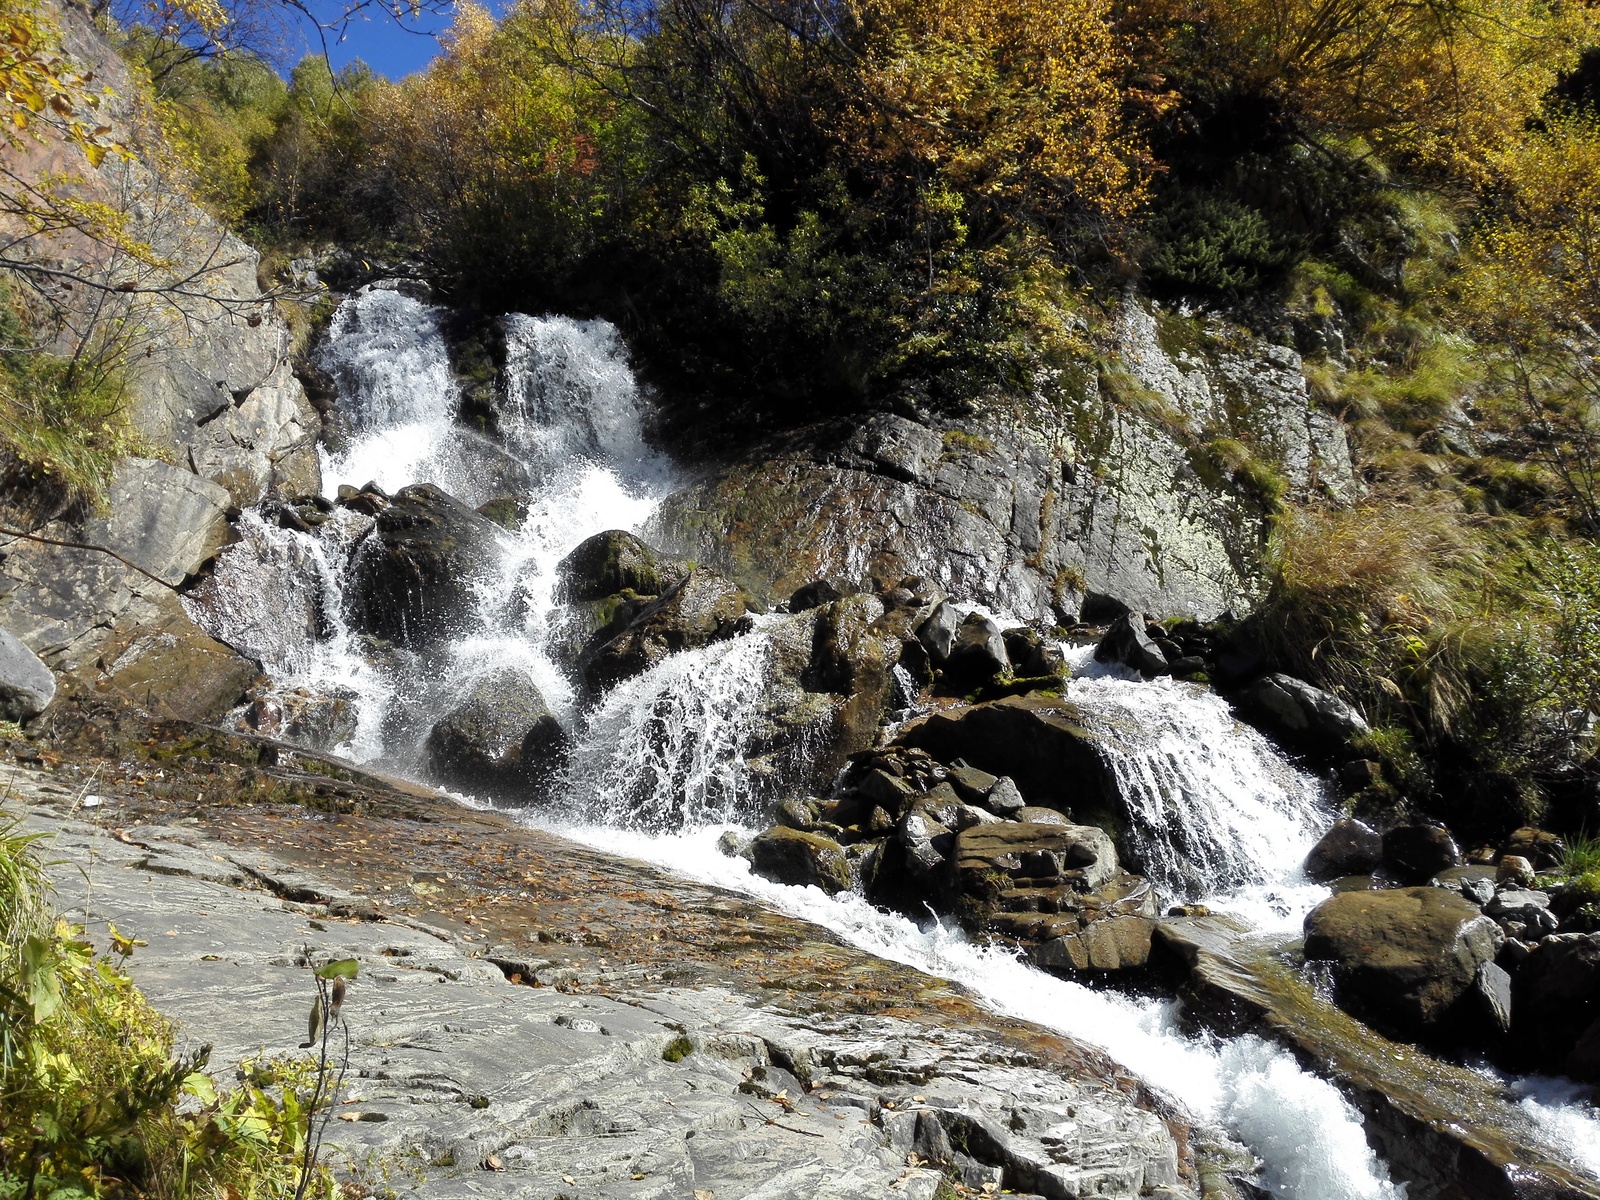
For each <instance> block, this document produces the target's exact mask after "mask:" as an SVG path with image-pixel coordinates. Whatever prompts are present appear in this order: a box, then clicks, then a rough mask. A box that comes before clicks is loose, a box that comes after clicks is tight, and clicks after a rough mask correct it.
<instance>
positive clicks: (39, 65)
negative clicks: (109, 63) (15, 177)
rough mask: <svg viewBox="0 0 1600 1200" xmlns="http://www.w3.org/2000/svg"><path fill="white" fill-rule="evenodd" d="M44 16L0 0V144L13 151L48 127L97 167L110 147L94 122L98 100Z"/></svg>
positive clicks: (22, 4)
mask: <svg viewBox="0 0 1600 1200" xmlns="http://www.w3.org/2000/svg"><path fill="white" fill-rule="evenodd" d="M60 42H61V34H60V30H58V29H57V28H56V26H55V23H54V22H53V21H51V20H50V18H49V17H48V16H47V15H46V14H44V13H41V12H39V11H38V10H37V9H36V8H34V7H33V6H32V5H31V4H28V3H26V0H21V2H19V0H0V97H3V98H4V108H3V110H0V145H5V146H9V147H15V146H17V145H18V143H19V140H20V139H21V138H23V137H29V136H31V137H34V138H37V137H38V136H39V131H38V128H37V126H38V125H39V124H40V123H41V122H43V123H47V124H50V125H54V126H55V127H57V128H58V129H60V130H61V132H62V133H63V134H64V135H65V136H66V137H67V138H68V139H69V140H71V141H73V142H76V143H77V144H78V145H79V146H81V147H83V151H84V153H85V154H87V155H88V157H89V161H90V162H91V163H93V164H94V165H95V166H99V165H100V162H101V160H102V159H104V158H105V155H106V153H107V151H109V150H112V149H114V148H116V147H115V144H114V143H113V142H112V141H111V140H110V135H111V129H110V127H109V126H106V125H104V124H102V123H101V122H100V121H99V120H98V117H99V108H100V101H101V97H100V95H98V94H97V93H96V92H95V91H94V89H93V86H92V85H93V80H92V79H91V77H90V76H89V75H88V74H86V73H84V72H82V71H81V70H80V68H79V67H78V66H77V65H76V64H75V63H73V62H72V61H71V60H70V59H69V58H68V57H67V56H66V55H65V54H64V53H63V52H62V50H61V45H60Z"/></svg>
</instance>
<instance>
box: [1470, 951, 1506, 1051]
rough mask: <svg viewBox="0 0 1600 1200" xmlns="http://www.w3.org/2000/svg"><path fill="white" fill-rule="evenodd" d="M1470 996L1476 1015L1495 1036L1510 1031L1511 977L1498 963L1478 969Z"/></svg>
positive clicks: (1488, 963) (1488, 964)
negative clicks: (1474, 1003)
mask: <svg viewBox="0 0 1600 1200" xmlns="http://www.w3.org/2000/svg"><path fill="white" fill-rule="evenodd" d="M1472 996H1473V999H1474V1000H1475V1001H1476V1002H1477V1008H1478V1015H1479V1017H1480V1018H1481V1019H1482V1021H1483V1023H1484V1024H1485V1025H1486V1026H1487V1027H1488V1028H1489V1029H1490V1030H1491V1031H1492V1032H1494V1033H1495V1034H1498V1035H1504V1034H1506V1033H1509V1032H1510V1031H1511V975H1510V973H1509V972H1507V971H1506V969H1505V968H1504V967H1502V966H1500V965H1499V964H1498V963H1492V962H1486V963H1484V964H1483V965H1482V966H1481V967H1479V968H1478V975H1477V978H1476V979H1474V980H1473V983H1472Z"/></svg>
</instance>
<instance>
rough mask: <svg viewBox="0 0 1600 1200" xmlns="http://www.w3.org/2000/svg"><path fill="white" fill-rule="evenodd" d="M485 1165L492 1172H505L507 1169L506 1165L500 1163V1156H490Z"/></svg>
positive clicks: (484, 1161)
mask: <svg viewBox="0 0 1600 1200" xmlns="http://www.w3.org/2000/svg"><path fill="white" fill-rule="evenodd" d="M483 1165H484V1166H485V1167H486V1168H487V1169H488V1170H490V1171H504V1170H505V1169H506V1165H505V1163H503V1162H501V1161H500V1156H499V1155H498V1154H491V1155H489V1157H488V1158H486V1159H484V1160H483Z"/></svg>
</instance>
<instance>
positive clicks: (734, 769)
mask: <svg viewBox="0 0 1600 1200" xmlns="http://www.w3.org/2000/svg"><path fill="white" fill-rule="evenodd" d="M766 668H767V642H766V637H765V635H764V634H763V632H762V631H760V630H757V631H756V632H753V633H749V634H746V635H744V636H743V637H738V638H734V639H732V640H730V641H726V642H716V643H713V644H712V645H710V646H707V647H704V648H702V649H699V650H689V651H685V652H683V653H680V654H674V655H672V656H671V657H670V658H667V659H665V660H663V661H662V662H660V663H658V664H656V665H655V666H654V667H652V668H651V669H650V670H648V671H646V672H644V673H643V674H642V675H639V676H637V677H636V678H634V679H629V680H624V681H623V682H622V683H620V684H618V685H617V686H616V687H615V688H613V689H612V690H611V691H610V692H609V693H608V694H607V695H606V697H605V698H604V699H603V700H602V701H601V703H600V705H599V707H598V708H597V709H596V711H595V712H594V713H593V714H592V715H591V716H590V717H589V720H588V724H587V728H586V730H585V735H584V739H583V741H582V743H581V744H580V745H579V747H578V750H577V752H576V753H575V754H574V755H573V763H572V767H571V768H570V769H569V771H568V774H567V779H566V792H567V794H568V795H569V796H571V797H573V798H575V800H576V802H577V805H578V808H579V811H580V813H581V816H582V817H583V818H584V819H586V820H589V821H597V822H599V823H601V824H605V825H632V826H636V827H639V828H644V829H651V830H654V831H656V832H658V833H673V832H677V831H678V830H682V829H698V828H703V827H705V826H708V825H726V824H753V823H755V822H756V821H758V820H759V819H760V813H759V812H758V811H757V805H756V802H755V798H754V796H753V794H752V788H751V781H750V778H749V773H748V771H747V764H746V754H747V750H748V747H749V742H750V731H751V714H752V713H754V712H755V711H756V710H757V709H758V706H759V701H760V697H761V694H762V692H763V691H764V690H765V688H766Z"/></svg>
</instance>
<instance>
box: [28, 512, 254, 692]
mask: <svg viewBox="0 0 1600 1200" xmlns="http://www.w3.org/2000/svg"><path fill="white" fill-rule="evenodd" d="M4 549H5V551H6V561H5V567H6V569H5V573H4V576H3V577H0V623H3V624H4V626H5V627H6V628H8V629H9V630H11V632H12V633H13V634H15V635H16V637H17V638H18V640H19V641H21V642H22V643H23V644H24V645H25V646H27V647H28V649H30V650H32V651H33V652H34V653H35V654H37V655H38V656H39V657H40V658H41V659H43V660H44V661H45V663H46V664H47V665H48V666H49V667H50V669H51V670H52V671H53V672H55V674H56V676H57V679H58V681H60V682H61V683H62V684H63V686H64V687H66V688H67V689H68V690H88V691H91V692H108V693H114V694H117V695H120V696H122V697H124V698H126V699H127V700H129V701H131V702H133V703H134V704H137V705H139V706H141V707H143V708H146V709H149V710H151V711H152V712H156V713H159V714H162V715H169V716H178V717H183V718H185V719H188V720H193V721H214V720H217V719H218V718H220V717H221V716H222V715H223V714H224V713H226V712H227V711H228V710H229V709H231V708H233V707H234V706H235V705H236V704H238V703H239V701H240V700H241V699H242V698H243V696H244V694H245V692H246V691H247V690H248V689H249V688H250V686H251V685H252V684H253V683H254V682H255V681H256V680H257V678H258V677H259V674H260V669H259V667H258V666H257V664H255V663H254V662H252V661H251V660H249V659H247V658H245V657H243V656H242V655H240V654H238V653H237V652H236V651H234V650H232V649H231V648H229V647H227V646H225V645H223V644H222V643H221V642H218V641H216V640H215V639H213V638H211V637H208V636H207V635H206V634H205V633H203V632H202V631H201V630H200V628H199V627H198V626H197V625H195V623H194V622H193V621H191V620H190V619H189V615H188V613H186V612H185V611H184V608H183V603H182V601H180V600H179V598H178V595H177V593H176V592H174V591H173V590H172V589H171V588H169V587H167V586H165V585H164V584H162V583H160V582H158V581H156V580H153V579H151V578H149V577H148V576H146V575H144V574H142V573H140V572H139V571H136V570H134V569H133V568H132V567H129V566H128V565H126V564H125V563H122V562H119V561H118V560H117V559H115V558H113V557H111V556H110V555H108V554H104V553H100V552H97V551H93V550H77V549H69V548H65V547H59V546H42V545H39V544H37V543H33V542H26V541H21V540H14V541H11V542H10V544H9V545H6V546H5V547H4Z"/></svg>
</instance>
